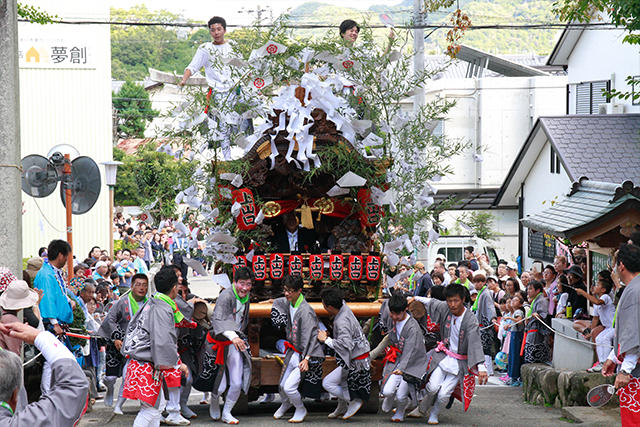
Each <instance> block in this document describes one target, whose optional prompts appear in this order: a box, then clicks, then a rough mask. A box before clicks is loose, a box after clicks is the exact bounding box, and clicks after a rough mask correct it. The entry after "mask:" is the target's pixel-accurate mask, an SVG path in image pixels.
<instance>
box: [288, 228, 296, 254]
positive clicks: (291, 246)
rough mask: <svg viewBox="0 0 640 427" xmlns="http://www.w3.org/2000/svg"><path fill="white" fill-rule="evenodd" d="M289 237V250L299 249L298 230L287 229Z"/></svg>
mask: <svg viewBox="0 0 640 427" xmlns="http://www.w3.org/2000/svg"><path fill="white" fill-rule="evenodd" d="M287 239H288V240H289V250H290V251H297V250H298V230H296V231H294V232H293V233H292V232H290V231H289V230H287Z"/></svg>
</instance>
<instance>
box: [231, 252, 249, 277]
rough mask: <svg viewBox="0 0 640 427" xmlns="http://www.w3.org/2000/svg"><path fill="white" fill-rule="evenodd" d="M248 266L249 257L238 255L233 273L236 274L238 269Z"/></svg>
mask: <svg viewBox="0 0 640 427" xmlns="http://www.w3.org/2000/svg"><path fill="white" fill-rule="evenodd" d="M246 266H247V257H246V256H244V255H238V256H237V257H236V263H235V264H234V265H233V272H234V273H235V272H236V270H237V269H239V268H242V267H246Z"/></svg>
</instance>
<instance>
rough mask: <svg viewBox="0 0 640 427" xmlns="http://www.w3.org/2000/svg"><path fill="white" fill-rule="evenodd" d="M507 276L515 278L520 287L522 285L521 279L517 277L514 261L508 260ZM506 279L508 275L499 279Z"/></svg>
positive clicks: (516, 264) (516, 267) (516, 266)
mask: <svg viewBox="0 0 640 427" xmlns="http://www.w3.org/2000/svg"><path fill="white" fill-rule="evenodd" d="M507 276H509V277H511V278H512V279H516V280H517V281H518V285H520V288H523V286H522V280H520V278H519V277H518V263H517V262H515V261H509V262H508V263H507ZM507 279H508V277H501V278H500V280H503V281H506V280H507Z"/></svg>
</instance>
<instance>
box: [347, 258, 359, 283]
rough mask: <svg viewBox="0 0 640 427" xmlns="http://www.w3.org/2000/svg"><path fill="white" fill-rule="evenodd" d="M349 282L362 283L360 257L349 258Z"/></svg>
mask: <svg viewBox="0 0 640 427" xmlns="http://www.w3.org/2000/svg"><path fill="white" fill-rule="evenodd" d="M347 271H348V272H349V280H354V281H360V279H362V257H361V256H360V255H351V256H350V257H349V265H348V266H347Z"/></svg>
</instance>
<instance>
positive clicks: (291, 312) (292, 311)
mask: <svg viewBox="0 0 640 427" xmlns="http://www.w3.org/2000/svg"><path fill="white" fill-rule="evenodd" d="M298 308H300V306H297V307H294V306H292V305H291V303H289V316H291V323H293V318H294V317H296V312H297V311H298Z"/></svg>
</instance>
